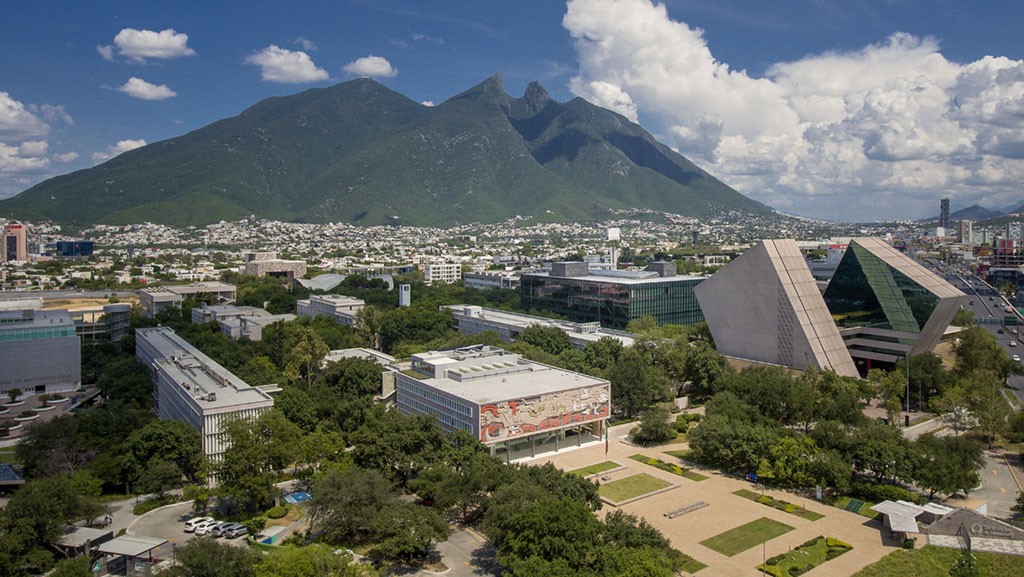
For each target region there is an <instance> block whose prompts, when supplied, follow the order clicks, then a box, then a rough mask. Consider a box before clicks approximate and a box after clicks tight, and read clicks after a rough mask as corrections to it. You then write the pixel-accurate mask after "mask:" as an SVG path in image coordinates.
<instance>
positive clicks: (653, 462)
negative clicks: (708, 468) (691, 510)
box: [629, 454, 707, 481]
mask: <svg viewBox="0 0 1024 577" xmlns="http://www.w3.org/2000/svg"><path fill="white" fill-rule="evenodd" d="M629 458H630V459H633V460H634V461H637V462H640V463H644V464H645V465H650V466H652V467H657V468H659V469H661V470H662V471H667V472H669V473H672V474H673V475H679V476H680V477H685V478H687V479H689V480H691V481H703V480H704V479H707V477H706V476H704V475H701V474H700V473H694V472H693V471H691V470H689V469H687V468H686V467H683V466H682V465H673V464H672V463H666V462H665V461H662V460H661V459H655V458H653V457H648V456H647V455H640V454H636V455H630V456H629Z"/></svg>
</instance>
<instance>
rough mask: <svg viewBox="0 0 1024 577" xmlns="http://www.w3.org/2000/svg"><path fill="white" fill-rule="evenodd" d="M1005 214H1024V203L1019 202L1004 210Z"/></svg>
mask: <svg viewBox="0 0 1024 577" xmlns="http://www.w3.org/2000/svg"><path fill="white" fill-rule="evenodd" d="M1002 213H1003V214H1024V202H1018V203H1017V204H1015V205H1013V206H1008V207H1006V208H1004V209H1003V210H1002Z"/></svg>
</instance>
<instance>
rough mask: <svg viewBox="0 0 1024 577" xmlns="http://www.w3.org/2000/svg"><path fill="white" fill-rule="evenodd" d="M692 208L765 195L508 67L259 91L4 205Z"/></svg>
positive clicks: (137, 212) (335, 212)
mask: <svg viewBox="0 0 1024 577" xmlns="http://www.w3.org/2000/svg"><path fill="white" fill-rule="evenodd" d="M615 208H649V209H655V210H664V211H668V212H674V213H679V214H685V215H692V216H705V215H710V214H715V213H718V212H721V211H725V210H743V211H748V212H753V213H767V212H770V211H771V209H770V208H769V207H767V206H765V205H762V204H760V203H758V202H755V201H753V200H751V199H749V198H746V197H745V196H743V195H741V194H739V193H738V192H736V191H735V190H733V189H731V188H729V187H728V186H726V185H725V184H723V183H722V182H720V181H718V180H717V179H715V178H714V177H713V176H711V175H710V174H708V173H706V172H704V171H703V170H701V169H699V168H697V167H696V166H695V165H694V164H693V163H691V162H690V161H689V160H687V159H686V158H684V157H682V156H680V155H679V154H677V153H675V152H673V151H672V150H671V149H669V148H668V147H666V146H664V145H663V144H661V143H659V142H658V141H657V140H655V139H654V137H653V136H651V135H650V134H649V133H648V132H646V131H645V130H644V129H643V128H641V127H640V126H638V125H636V124H634V123H632V122H630V121H629V120H628V119H626V118H625V117H623V116H621V115H619V114H616V113H614V112H611V111H608V110H605V109H603V108H600V107H597V106H595V105H593V104H590V103H589V102H587V101H585V100H583V99H581V98H576V99H573V100H571V101H569V102H566V103H559V102H556V101H555V100H553V99H552V98H551V97H550V96H549V95H548V93H547V91H546V90H544V88H543V87H542V86H541V85H540V84H539V83H537V82H532V83H530V85H529V86H528V87H527V89H526V92H525V94H524V95H523V97H522V98H512V97H510V96H508V95H507V94H505V92H504V90H503V88H502V84H501V77H500V75H497V74H496V75H494V76H492V77H491V78H489V79H487V80H485V81H484V82H482V83H481V84H479V85H477V86H475V87H473V88H471V89H469V90H467V91H465V92H463V93H462V94H459V95H457V96H454V97H452V98H450V99H448V100H447V101H445V102H444V103H442V104H440V105H439V106H433V107H431V106H424V105H422V104H418V103H416V102H413V101H412V100H410V99H408V98H406V97H405V96H403V95H401V94H398V93H396V92H393V91H391V90H389V89H388V88H386V87H384V86H383V85H381V84H379V83H377V82H375V81H373V80H369V79H360V80H352V81H350V82H345V83H342V84H337V85H335V86H331V87H328V88H317V89H312V90H307V91H305V92H302V93H299V94H295V95H292V96H284V97H275V98H268V99H266V100H262V101H260V102H258V103H257V104H255V105H253V106H252V107H250V108H249V109H247V110H245V111H244V112H242V113H241V114H239V115H238V116H235V117H233V118H228V119H224V120H220V121H217V122H214V123H213V124H210V125H208V126H205V127H203V128H200V129H198V130H195V131H193V132H190V133H188V134H185V135H184V136H180V137H177V138H172V139H169V140H165V141H161V142H155V143H153V144H149V145H147V146H144V147H142V148H138V149H135V150H132V151H129V152H125V153H123V154H121V155H119V156H117V157H115V158H113V159H111V160H109V161H107V162H105V163H103V164H100V165H98V166H94V167H92V168H89V169H85V170H80V171H77V172H74V173H71V174H66V175H63V176H58V177H55V178H51V179H49V180H47V181H44V182H42V183H39V184H37V185H35V186H33V187H32V188H29V189H28V190H26V191H24V192H22V193H21V194H19V195H18V196H15V197H13V198H10V199H7V200H3V201H0V214H4V215H11V216H13V217H16V218H20V219H25V220H53V221H56V222H60V223H68V224H76V225H89V224H93V223H110V224H118V223H131V222H144V221H149V222H156V223H166V224H172V225H179V226H180V225H191V224H195V225H201V224H208V223H211V222H217V221H219V220H234V219H240V218H245V217H248V216H249V215H250V214H255V215H256V216H258V217H261V218H269V219H276V220H284V221H301V222H351V223H361V224H383V223H393V224H410V225H427V226H446V225H453V224H460V223H469V222H495V221H499V220H502V219H505V218H507V217H509V216H512V215H516V214H521V215H534V216H537V217H539V218H541V219H543V220H552V221H567V220H590V219H595V218H601V217H604V216H606V215H607V211H608V209H615Z"/></svg>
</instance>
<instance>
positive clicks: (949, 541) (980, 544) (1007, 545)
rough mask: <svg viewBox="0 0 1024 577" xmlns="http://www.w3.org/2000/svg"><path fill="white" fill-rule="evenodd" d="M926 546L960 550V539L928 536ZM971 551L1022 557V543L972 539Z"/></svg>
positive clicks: (982, 538)
mask: <svg viewBox="0 0 1024 577" xmlns="http://www.w3.org/2000/svg"><path fill="white" fill-rule="evenodd" d="M928 544H929V545H935V546H937V547H946V548H949V549H960V548H961V543H960V538H959V537H957V536H955V535H928ZM971 550H973V551H983V552H985V553H1002V554H1005V555H1022V556H1024V541H1011V540H1009V539H989V538H986V537H972V538H971Z"/></svg>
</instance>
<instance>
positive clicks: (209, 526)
mask: <svg viewBox="0 0 1024 577" xmlns="http://www.w3.org/2000/svg"><path fill="white" fill-rule="evenodd" d="M220 523H221V522H220V521H217V520H215V519H211V520H209V521H206V522H204V523H200V524H198V525H196V535H207V534H209V533H210V531H212V530H213V528H214V527H216V526H217V525H220Z"/></svg>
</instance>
